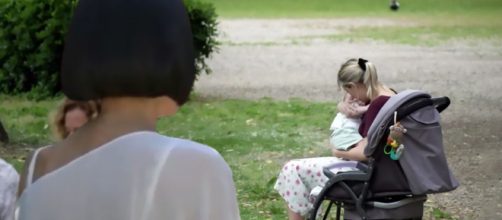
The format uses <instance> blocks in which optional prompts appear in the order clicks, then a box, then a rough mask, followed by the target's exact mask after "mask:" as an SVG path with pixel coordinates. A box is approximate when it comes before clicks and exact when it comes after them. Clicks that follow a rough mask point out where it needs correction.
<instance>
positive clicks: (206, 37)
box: [0, 0, 218, 98]
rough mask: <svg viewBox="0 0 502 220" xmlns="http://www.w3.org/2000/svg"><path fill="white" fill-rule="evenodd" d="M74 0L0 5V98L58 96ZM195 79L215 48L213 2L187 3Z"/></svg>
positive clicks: (3, 0)
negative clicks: (66, 35)
mask: <svg viewBox="0 0 502 220" xmlns="http://www.w3.org/2000/svg"><path fill="white" fill-rule="evenodd" d="M76 4H77V1H76V0H42V1H36V0H0V93H4V94H20V93H29V94H30V95H34V96H35V97H36V98H45V97H49V96H53V95H55V94H57V93H59V91H60V89H61V86H60V84H59V68H60V62H61V55H62V50H63V45H64V42H63V41H64V36H65V33H66V31H67V29H68V24H69V22H70V19H71V16H72V13H73V9H74V8H75V6H76ZM185 6H186V8H187V10H188V14H189V18H190V22H191V25H192V32H193V36H194V46H195V54H196V58H195V62H196V71H197V75H199V74H200V73H204V72H205V73H209V72H210V71H211V70H210V69H209V67H208V66H207V64H206V62H205V60H206V59H207V58H209V56H210V55H211V54H212V53H213V52H214V51H215V50H216V49H217V46H218V42H217V41H216V35H217V29H216V26H217V21H216V19H217V15H216V12H215V9H214V6H213V5H212V4H210V3H205V2H200V1H197V0H185Z"/></svg>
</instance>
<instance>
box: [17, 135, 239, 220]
mask: <svg viewBox="0 0 502 220" xmlns="http://www.w3.org/2000/svg"><path fill="white" fill-rule="evenodd" d="M200 170H203V172H199V171H200ZM185 174H189V175H185ZM214 198H218V201H217V202H216V201H208V200H212V199H214ZM19 204H20V206H21V207H23V208H22V209H21V210H20V216H19V219H41V220H45V219H47V220H49V219H50V220H57V219H75V220H80V219H82V220H83V219H110V220H114V219H117V220H118V219H121V220H127V219H131V220H132V219H239V214H238V211H237V210H238V208H237V207H235V206H236V204H237V203H236V196H235V186H234V185H233V181H232V173H231V171H230V169H229V167H228V166H227V164H226V163H225V162H224V160H223V158H222V157H221V156H220V155H219V154H218V152H216V151H215V150H214V149H212V148H209V147H207V146H204V145H201V144H199V143H195V142H191V141H187V140H183V139H177V138H170V137H165V136H162V135H159V134H157V133H155V132H149V131H139V132H132V133H128V134H125V135H123V136H120V137H118V138H116V139H114V140H112V141H110V142H108V143H106V144H104V145H103V146H100V147H98V148H96V149H94V150H92V151H90V152H88V153H86V154H85V155H83V156H81V157H79V158H77V159H75V160H73V161H71V162H70V163H68V164H66V165H64V166H62V167H60V168H57V169H56V170H53V171H52V172H50V173H47V174H45V175H44V176H42V177H40V178H39V179H38V180H37V181H36V182H35V183H33V185H31V186H30V187H29V188H28V189H26V191H25V193H23V195H22V197H21V198H20V201H19Z"/></svg>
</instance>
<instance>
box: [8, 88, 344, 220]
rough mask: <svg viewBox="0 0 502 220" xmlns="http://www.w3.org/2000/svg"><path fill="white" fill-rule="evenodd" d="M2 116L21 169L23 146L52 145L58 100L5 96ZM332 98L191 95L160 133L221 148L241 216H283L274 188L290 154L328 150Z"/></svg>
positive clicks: (13, 156) (307, 154) (14, 160)
mask: <svg viewBox="0 0 502 220" xmlns="http://www.w3.org/2000/svg"><path fill="white" fill-rule="evenodd" d="M1 99H2V100H3V102H2V105H1V106H0V116H1V118H2V122H3V123H4V126H5V127H6V129H8V132H9V135H10V137H11V139H12V143H11V145H12V146H11V147H12V148H17V149H18V151H14V152H13V151H12V150H11V151H8V152H6V151H5V150H3V149H0V154H1V155H2V157H4V158H6V159H7V160H8V161H9V162H12V163H14V165H15V166H16V168H18V170H19V169H21V166H22V163H23V159H22V158H23V156H24V155H25V154H26V151H25V150H22V148H24V147H38V146H43V145H46V144H49V143H50V142H51V139H50V129H48V128H46V124H47V121H48V120H47V114H48V113H49V112H51V110H52V109H53V108H54V106H56V105H57V103H58V100H56V99H54V100H45V101H38V102H35V101H29V100H27V99H26V98H24V97H8V96H2V97H1ZM334 113H335V104H334V103H312V102H307V101H304V100H298V99H292V100H289V101H273V100H271V99H261V100H258V101H244V100H221V101H217V100H197V99H195V100H193V101H191V102H190V103H188V104H187V105H186V106H184V107H183V108H181V110H180V112H179V113H178V114H176V115H175V116H174V117H172V118H165V119H162V120H160V122H159V124H158V130H159V132H160V133H162V134H166V135H169V136H174V137H182V138H187V139H192V140H195V141H198V142H201V143H204V144H207V145H209V146H212V147H214V148H215V149H216V150H218V151H219V152H220V153H221V154H222V156H223V157H224V158H225V160H226V161H227V162H228V163H229V165H230V167H231V168H232V171H233V174H234V180H235V182H236V185H237V189H238V200H239V204H240V210H241V214H242V219H284V218H285V216H286V213H285V209H284V203H283V201H282V199H280V198H279V196H278V195H277V194H276V193H275V191H274V190H273V189H272V184H273V183H274V180H275V177H276V176H277V174H278V171H279V170H280V168H281V166H282V164H283V163H284V162H285V161H287V160H288V159H291V158H297V157H312V156H314V155H328V154H329V150H328V149H326V148H325V147H324V145H325V143H324V141H325V140H326V139H327V137H328V135H329V133H328V131H327V129H326V128H327V127H328V126H329V123H330V120H331V119H332V116H333V114H334Z"/></svg>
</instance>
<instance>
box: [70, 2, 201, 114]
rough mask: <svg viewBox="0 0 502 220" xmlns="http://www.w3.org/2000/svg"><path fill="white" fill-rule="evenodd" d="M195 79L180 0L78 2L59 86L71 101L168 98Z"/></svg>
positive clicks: (183, 94) (181, 99) (184, 92)
mask: <svg viewBox="0 0 502 220" xmlns="http://www.w3.org/2000/svg"><path fill="white" fill-rule="evenodd" d="M194 80H195V66H194V51H193V37H192V32H191V29H190V23H189V20H188V15H187V11H186V9H185V7H184V5H183V3H182V1H181V0H106V1H103V0H80V1H79V3H78V5H77V8H76V9H75V12H74V15H73V18H72V21H71V24H70V27H69V30H68V34H67V36H66V39H65V47H64V52H63V60H62V65H61V84H62V90H63V92H64V94H66V96H68V97H69V98H70V99H74V100H96V99H100V98H104V97H123V96H129V97H130V96H133V97H157V96H169V97H171V98H172V99H174V100H175V101H176V102H177V103H178V104H179V105H182V104H183V103H185V102H186V101H187V99H188V95H189V93H190V91H191V90H192V86H193V83H194Z"/></svg>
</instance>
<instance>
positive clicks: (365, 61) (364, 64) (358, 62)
mask: <svg viewBox="0 0 502 220" xmlns="http://www.w3.org/2000/svg"><path fill="white" fill-rule="evenodd" d="M367 62H368V61H367V60H365V59H363V58H359V60H357V64H359V67H361V69H363V72H366V63H367Z"/></svg>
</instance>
